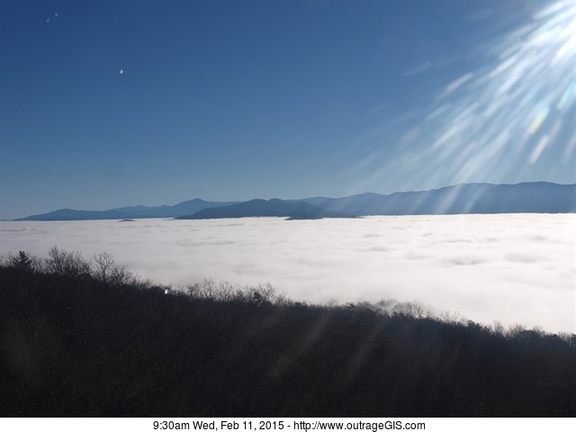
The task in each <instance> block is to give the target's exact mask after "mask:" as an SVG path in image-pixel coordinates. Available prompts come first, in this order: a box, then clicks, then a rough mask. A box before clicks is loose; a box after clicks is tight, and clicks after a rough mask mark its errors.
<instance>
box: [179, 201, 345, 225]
mask: <svg viewBox="0 0 576 432" xmlns="http://www.w3.org/2000/svg"><path fill="white" fill-rule="evenodd" d="M264 216H270V217H272V216H275V217H287V218H288V219H289V220H296V219H322V218H347V217H354V216H350V215H347V214H345V213H341V212H336V211H332V210H326V209H323V208H320V207H318V206H315V205H312V204H309V203H306V202H304V201H285V200H280V199H271V200H263V199H255V200H251V201H246V202H243V203H239V204H233V205H229V206H224V207H213V208H206V209H204V210H201V211H199V212H197V213H194V214H193V215H189V216H182V217H179V218H178V219H220V218H242V217H264Z"/></svg>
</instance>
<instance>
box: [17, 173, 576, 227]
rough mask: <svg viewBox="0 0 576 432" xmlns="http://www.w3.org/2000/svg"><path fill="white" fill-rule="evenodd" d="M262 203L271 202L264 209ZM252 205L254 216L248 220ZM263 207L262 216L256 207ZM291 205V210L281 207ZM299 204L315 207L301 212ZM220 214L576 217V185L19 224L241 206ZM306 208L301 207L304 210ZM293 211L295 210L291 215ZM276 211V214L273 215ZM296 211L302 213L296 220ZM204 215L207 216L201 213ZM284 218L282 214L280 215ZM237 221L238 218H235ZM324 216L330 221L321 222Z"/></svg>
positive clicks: (90, 214) (475, 187) (181, 206)
mask: <svg viewBox="0 0 576 432" xmlns="http://www.w3.org/2000/svg"><path fill="white" fill-rule="evenodd" d="M262 202H268V204H266V205H263V204H262ZM246 203H252V204H251V205H252V207H253V208H252V210H251V212H248V214H250V216H246V215H245V216H242V215H243V214H246V210H247V208H246V205H245V204H246ZM256 203H260V204H261V207H260V210H258V209H256V208H255V207H254V206H255V204H256ZM281 203H285V204H281ZM294 203H304V204H308V205H310V206H313V207H307V208H306V209H305V208H304V207H301V208H300V210H299V211H300V213H298V211H296V207H295V206H294ZM237 205H240V206H239V207H234V208H232V209H230V208H227V209H226V210H218V211H217V212H216V213H219V214H222V215H226V216H219V217H255V216H267V215H275V214H274V213H278V211H279V210H278V209H279V208H280V207H281V206H283V207H282V208H284V210H283V212H284V213H286V212H288V213H286V214H277V215H278V216H285V217H289V218H295V219H317V218H320V217H361V216H370V215H374V216H377V215H422V214H470V213H480V214H493V213H575V212H576V184H557V183H551V182H523V183H517V184H492V183H460V184H456V185H452V186H444V187H441V188H437V189H430V190H418V191H407V192H394V193H391V194H378V193H375V192H365V193H361V194H355V195H350V196H345V197H341V198H328V197H321V196H320V197H319V196H316V197H311V198H303V199H296V200H281V199H278V198H275V199H272V200H268V201H266V200H262V199H254V200H249V201H242V202H239V201H229V202H218V201H205V200H203V199H200V198H195V199H192V200H188V201H183V202H181V203H178V204H175V205H172V206H170V205H162V206H155V207H147V206H143V205H140V206H129V207H118V208H114V209H110V210H94V211H90V210H74V209H68V208H66V209H60V210H55V211H52V212H49V213H43V214H37V215H31V216H27V217H24V218H20V219H16V220H19V221H56V220H104V219H128V218H130V219H142V218H178V219H184V218H186V219H202V218H213V216H211V215H214V214H216V213H214V212H211V211H205V210H207V209H217V208H225V207H230V206H237ZM300 205H301V204H300ZM290 206H292V210H289V208H290ZM272 207H275V208H276V210H273V209H272ZM291 211H296V213H294V214H291V213H290V212H291ZM199 212H204V213H200V214H198V213H199ZM280 213H282V211H280ZM235 215H236V216H235ZM321 215H324V216H321Z"/></svg>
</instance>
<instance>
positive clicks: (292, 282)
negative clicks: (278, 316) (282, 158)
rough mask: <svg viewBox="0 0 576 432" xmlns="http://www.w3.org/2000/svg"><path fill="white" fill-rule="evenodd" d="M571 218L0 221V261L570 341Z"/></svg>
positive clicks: (572, 301)
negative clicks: (51, 259) (97, 261)
mask: <svg viewBox="0 0 576 432" xmlns="http://www.w3.org/2000/svg"><path fill="white" fill-rule="evenodd" d="M575 226H576V220H575V218H574V215H566V214H562V215H549V214H512V215H451V216H398V217H394V216H385V217H368V218H364V219H356V220H354V219H352V220H349V219H347V220H341V219H326V220H316V221H284V220H282V219H280V218H247V219H221V220H198V221H175V220H150V219H148V220H137V221H134V222H118V221H78V222H1V223H0V234H1V242H0V253H2V254H4V255H5V254H7V253H9V252H12V253H14V252H17V251H19V250H24V251H28V252H30V253H32V254H34V255H38V256H46V254H47V252H48V250H49V249H50V248H51V247H52V246H55V245H57V246H58V247H59V248H62V249H66V250H69V251H80V252H82V254H83V255H84V256H85V257H91V256H93V255H94V254H96V253H99V252H102V251H106V252H109V253H111V254H113V255H114V257H115V259H116V261H117V262H118V263H120V264H125V265H127V266H128V267H129V268H130V269H131V270H132V271H133V272H135V273H137V274H138V275H139V276H141V277H143V278H148V279H151V280H153V281H156V282H161V283H171V284H174V285H179V286H184V285H185V284H187V283H194V282H199V281H201V280H203V279H204V278H212V279H214V280H216V281H228V282H231V283H233V284H235V285H257V284H261V283H267V282H269V283H271V284H272V285H273V286H274V287H275V288H276V289H277V290H278V291H279V292H282V293H284V294H286V295H287V296H288V297H289V298H292V299H294V300H308V301H311V302H320V303H323V302H326V301H329V300H332V299H333V300H336V301H338V302H349V301H351V302H354V301H370V302H377V301H379V300H381V299H391V298H393V299H397V300H398V301H403V302H404V301H416V302H418V303H420V304H422V305H424V306H425V307H426V308H428V309H430V310H432V311H434V312H437V313H441V312H452V313H457V314H460V315H462V316H463V317H466V318H469V319H472V320H475V321H479V322H482V323H486V324H490V323H493V322H494V321H499V322H501V323H502V324H504V325H507V326H508V325H513V324H516V323H519V324H522V325H524V326H527V327H533V326H538V327H541V328H543V329H545V330H547V331H554V332H557V331H563V332H576V328H575V322H574V321H575V317H574V315H575V298H574V296H575V294H574V290H575V285H574V281H575V251H574V238H575V237H574V236H575Z"/></svg>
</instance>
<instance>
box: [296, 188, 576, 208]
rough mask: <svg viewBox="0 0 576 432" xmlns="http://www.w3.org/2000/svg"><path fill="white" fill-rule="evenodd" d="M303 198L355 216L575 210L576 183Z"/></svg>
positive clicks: (311, 202)
mask: <svg viewBox="0 0 576 432" xmlns="http://www.w3.org/2000/svg"><path fill="white" fill-rule="evenodd" d="M303 201H305V202H308V203H310V204H314V205H316V206H318V207H322V208H324V209H327V210H333V211H342V212H346V213H348V214H351V215H354V216H368V215H419V214H469V213H479V214H482V213H488V214H490V213H574V212H576V184H573V185H559V184H555V183H547V182H535V183H519V184H515V185H493V184H489V183H469V184H460V185H456V186H448V187H444V188H441V189H435V190H429V191H420V192H399V193H393V194H390V195H379V194H374V193H367V194H361V195H353V196H350V197H346V198H321V197H318V198H307V199H304V200H303Z"/></svg>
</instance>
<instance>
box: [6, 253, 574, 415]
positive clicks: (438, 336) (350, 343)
mask: <svg viewBox="0 0 576 432" xmlns="http://www.w3.org/2000/svg"><path fill="white" fill-rule="evenodd" d="M51 254H52V255H51V257H50V258H49V259H47V260H45V261H39V260H33V259H32V260H31V259H29V258H28V257H27V256H26V255H23V254H21V255H20V256H19V257H16V258H11V259H8V260H7V261H5V262H4V264H3V265H2V266H0V296H1V298H2V301H1V302H0V383H1V384H0V413H1V414H2V415H3V416H164V417H165V416H280V415H282V416H574V415H576V399H575V390H576V367H575V365H576V337H575V336H574V335H570V336H568V335H564V336H562V337H560V336H558V335H550V334H544V333H542V332H536V331H528V330H523V329H521V328H516V329H513V330H509V331H507V332H504V331H502V330H500V331H497V330H494V329H488V328H485V327H482V326H480V325H477V324H475V323H473V322H458V323H456V322H446V321H441V320H438V319H435V318H430V317H429V318H426V317H420V318H418V317H416V316H414V314H408V313H385V312H382V311H378V310H376V308H373V307H369V306H367V305H366V306H363V305H347V306H345V307H339V306H332V307H328V306H326V307H321V306H311V305H304V304H300V303H293V302H289V301H286V300H283V299H281V298H279V297H278V296H276V295H275V294H274V293H273V292H272V291H271V290H270V289H268V288H266V287H264V288H256V289H247V290H238V289H236V288H234V287H231V286H228V285H224V286H221V287H220V288H219V289H215V287H214V286H213V285H212V284H210V283H207V284H204V285H202V286H193V287H190V289H189V292H188V294H172V295H165V292H164V288H161V287H154V286H152V285H151V284H150V283H143V282H140V281H138V280H137V279H135V278H134V277H132V276H131V275H130V274H129V273H127V272H126V271H125V269H124V268H122V267H118V266H116V265H115V264H114V263H113V261H112V260H111V259H110V257H109V256H107V255H103V256H100V257H99V260H97V261H96V262H88V261H84V260H83V259H82V258H81V257H79V256H77V255H73V254H69V253H66V252H61V251H57V250H56V252H54V250H53V251H52V253H51Z"/></svg>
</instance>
